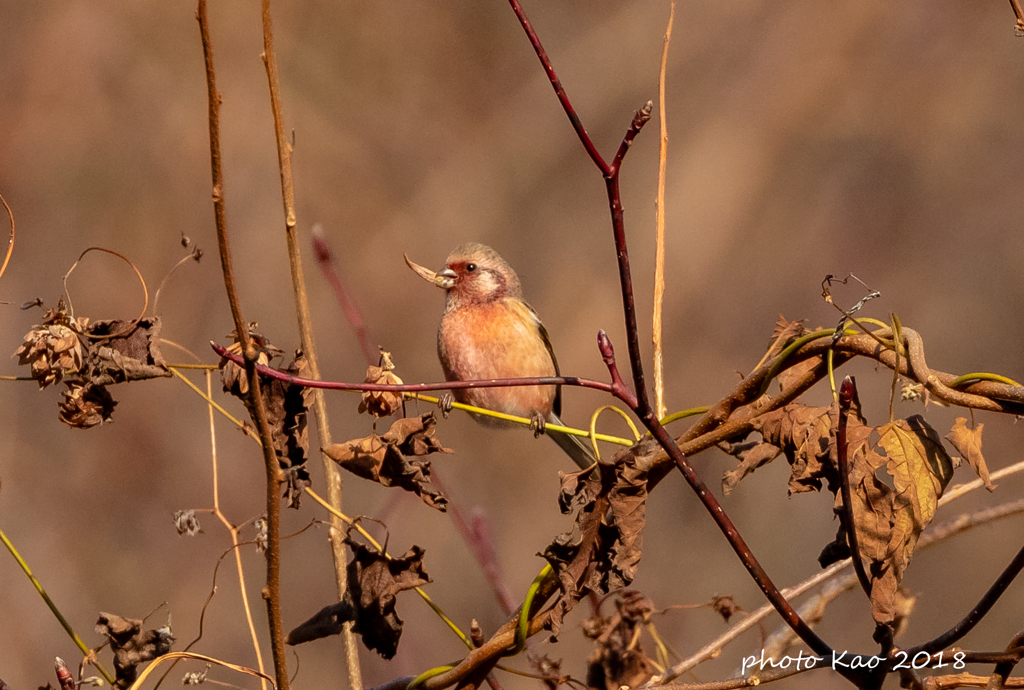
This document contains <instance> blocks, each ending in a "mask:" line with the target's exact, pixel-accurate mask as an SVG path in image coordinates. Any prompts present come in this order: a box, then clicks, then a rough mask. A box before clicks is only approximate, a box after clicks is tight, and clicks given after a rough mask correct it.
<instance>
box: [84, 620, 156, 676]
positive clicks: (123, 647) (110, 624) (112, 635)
mask: <svg viewBox="0 0 1024 690" xmlns="http://www.w3.org/2000/svg"><path fill="white" fill-rule="evenodd" d="M96 632H98V633H100V634H102V635H104V636H105V637H106V638H107V640H108V641H109V642H110V649H111V651H113V652H114V673H115V680H116V686H117V687H119V688H127V687H128V686H130V685H131V684H132V683H134V682H135V677H136V675H137V669H136V667H137V666H138V665H139V664H141V663H143V662H145V661H151V660H153V659H156V658H157V657H160V656H163V655H164V654H167V653H168V652H169V651H171V646H172V645H173V644H174V635H172V634H171V630H170V628H169V627H164V628H159V629H157V630H143V629H142V621H141V620H138V619H135V618H122V617H121V616H117V615H114V614H112V613H100V617H99V620H97V621H96Z"/></svg>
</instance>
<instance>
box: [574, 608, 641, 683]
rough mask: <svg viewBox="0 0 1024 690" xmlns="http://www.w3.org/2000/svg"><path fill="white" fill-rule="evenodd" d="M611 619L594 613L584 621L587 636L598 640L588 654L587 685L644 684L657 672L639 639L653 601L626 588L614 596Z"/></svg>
mask: <svg viewBox="0 0 1024 690" xmlns="http://www.w3.org/2000/svg"><path fill="white" fill-rule="evenodd" d="M615 607H616V609H617V611H618V612H617V613H616V615H615V616H614V617H612V618H605V617H602V616H600V615H599V614H598V615H595V616H593V617H591V618H590V619H588V620H587V621H585V622H584V624H583V627H584V630H585V631H587V632H586V635H587V637H590V638H591V639H593V640H595V648H594V651H592V652H591V653H590V655H589V656H588V657H587V687H588V688H598V689H600V690H619V689H620V688H622V687H630V688H637V687H640V686H642V685H643V684H644V683H646V682H647V681H648V680H650V678H651V676H652V675H653V674H654V668H655V667H654V665H653V664H652V663H651V661H650V659H649V658H648V656H647V654H646V653H645V652H644V650H643V648H642V647H641V645H640V644H638V639H639V636H640V633H641V631H642V629H643V627H644V626H645V625H646V624H647V622H648V620H649V618H650V616H651V614H652V613H653V612H654V610H655V608H654V604H653V603H652V602H651V600H650V599H648V598H647V597H646V596H644V595H643V594H642V593H640V592H637V591H634V590H626V591H624V592H622V593H621V594H620V595H619V596H618V597H616V599H615Z"/></svg>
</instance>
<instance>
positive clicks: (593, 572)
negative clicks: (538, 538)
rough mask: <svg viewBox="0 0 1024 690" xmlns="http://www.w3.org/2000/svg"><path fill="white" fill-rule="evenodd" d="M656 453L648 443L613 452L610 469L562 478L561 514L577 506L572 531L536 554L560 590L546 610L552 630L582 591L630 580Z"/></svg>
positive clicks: (639, 548)
mask: <svg viewBox="0 0 1024 690" xmlns="http://www.w3.org/2000/svg"><path fill="white" fill-rule="evenodd" d="M659 450H660V447H659V446H658V445H657V443H655V442H654V441H653V440H651V439H648V440H647V441H646V442H643V445H642V446H641V447H640V448H632V449H630V450H628V451H623V452H621V453H619V455H617V456H616V458H615V460H614V461H613V464H612V465H600V466H599V467H598V469H597V471H589V472H587V471H584V472H577V473H575V474H569V475H562V491H561V493H560V496H559V505H560V506H561V508H562V510H563V512H567V511H568V510H570V509H571V508H572V506H574V505H579V506H580V508H579V512H578V513H577V514H576V522H575V525H574V528H573V529H572V530H570V531H569V532H565V533H563V534H560V535H558V536H557V537H555V539H554V540H553V541H552V542H551V543H550V544H549V545H548V546H547V548H546V549H545V550H544V552H543V553H542V554H541V555H542V556H543V557H544V558H545V559H546V560H547V561H548V563H550V564H551V566H552V568H554V571H555V573H556V574H557V575H558V579H559V582H560V586H561V589H562V596H561V597H560V599H559V601H558V603H557V604H556V605H555V608H554V609H553V611H552V617H551V628H552V632H555V633H557V631H558V628H559V627H560V625H561V621H562V617H563V616H564V615H565V613H567V612H568V611H569V610H570V609H571V608H572V607H573V606H575V604H576V603H577V602H578V601H579V600H580V599H581V598H582V597H583V596H585V595H586V594H587V593H590V592H594V593H596V594H599V595H600V594H607V593H608V592H610V591H613V590H615V589H619V588H621V587H625V586H627V585H629V583H631V582H632V581H633V576H634V575H635V574H636V569H637V566H638V565H639V563H640V556H641V553H642V548H643V528H644V524H645V521H646V507H647V473H648V471H649V470H650V467H651V463H652V462H653V460H654V458H655V457H656V456H657V455H658V451H659ZM598 474H599V475H600V476H595V475H598Z"/></svg>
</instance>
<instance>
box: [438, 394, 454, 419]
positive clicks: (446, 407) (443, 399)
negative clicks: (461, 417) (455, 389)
mask: <svg viewBox="0 0 1024 690" xmlns="http://www.w3.org/2000/svg"><path fill="white" fill-rule="evenodd" d="M454 401H455V398H454V396H452V394H451V391H445V392H444V393H442V394H441V395H440V396H439V397H438V398H437V406H438V407H439V408H441V416H442V417H444V418H445V419H448V415H450V414H451V412H452V403H453V402H454Z"/></svg>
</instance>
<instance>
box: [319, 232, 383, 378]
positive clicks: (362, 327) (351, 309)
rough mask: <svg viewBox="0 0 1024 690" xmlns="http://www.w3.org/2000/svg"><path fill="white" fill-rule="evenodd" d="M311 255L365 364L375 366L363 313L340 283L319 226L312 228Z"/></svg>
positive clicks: (332, 255) (332, 258)
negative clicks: (353, 332) (354, 339)
mask: <svg viewBox="0 0 1024 690" xmlns="http://www.w3.org/2000/svg"><path fill="white" fill-rule="evenodd" d="M313 254H314V255H315V256H316V262H317V265H318V266H319V267H320V272H321V273H323V275H324V278H325V279H326V280H327V284H328V285H330V286H331V289H332V290H334V298H335V299H336V300H338V306H339V307H341V313H342V314H344V315H345V320H346V321H348V325H349V326H351V327H352V330H353V331H355V334H356V340H358V341H359V349H360V350H362V352H363V357H365V358H366V363H367V364H376V363H377V359H378V354H377V350H375V349H374V348H373V346H371V345H370V329H369V328H368V327H367V326H366V321H364V320H363V313H362V311H361V310H360V309H359V305H358V304H356V301H355V300H353V299H352V296H351V295H350V294H349V291H348V288H346V287H345V283H344V282H342V280H341V276H339V275H338V271H337V269H336V268H335V266H334V252H332V251H331V245H330V243H329V242H328V241H327V238H326V237H325V236H324V232H323V228H322V227H321V226H320V225H314V226H313Z"/></svg>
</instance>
